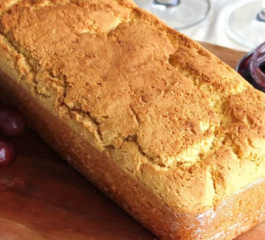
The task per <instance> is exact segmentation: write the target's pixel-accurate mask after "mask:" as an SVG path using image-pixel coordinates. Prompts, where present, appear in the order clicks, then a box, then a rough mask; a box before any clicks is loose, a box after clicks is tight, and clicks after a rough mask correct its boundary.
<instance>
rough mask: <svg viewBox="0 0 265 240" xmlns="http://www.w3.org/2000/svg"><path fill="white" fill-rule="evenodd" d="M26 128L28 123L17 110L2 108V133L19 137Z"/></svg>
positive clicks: (5, 106)
mask: <svg viewBox="0 0 265 240" xmlns="http://www.w3.org/2000/svg"><path fill="white" fill-rule="evenodd" d="M25 128H26V121H25V118H24V117H23V116H22V114H21V113H20V112H19V111H18V110H17V109H15V108H13V107H10V106H7V105H1V106H0V132H1V133H2V134H4V135H7V136H17V135H19V134H21V133H22V132H23V131H24V130H25Z"/></svg>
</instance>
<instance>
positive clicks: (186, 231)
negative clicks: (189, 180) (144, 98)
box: [0, 71, 265, 240]
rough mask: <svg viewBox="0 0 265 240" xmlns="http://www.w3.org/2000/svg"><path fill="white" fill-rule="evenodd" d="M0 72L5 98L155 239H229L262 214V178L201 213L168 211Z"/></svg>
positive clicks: (262, 217)
mask: <svg viewBox="0 0 265 240" xmlns="http://www.w3.org/2000/svg"><path fill="white" fill-rule="evenodd" d="M0 78H1V81H0V96H1V97H3V96H9V97H10V96H13V97H12V99H9V100H8V101H11V102H13V104H15V105H16V106H19V107H20V108H21V109H22V110H23V112H24V113H25V114H26V115H27V117H28V121H29V122H30V123H31V125H32V126H33V127H34V128H35V129H36V130H37V131H38V132H39V133H41V135H42V137H43V138H44V139H45V140H46V141H47V142H48V143H50V144H51V145H52V146H53V147H54V148H55V149H56V150H57V151H58V152H60V153H61V154H62V156H64V158H65V159H67V160H68V161H69V163H71V164H72V165H73V166H74V167H75V168H77V169H78V170H79V171H80V172H82V173H83V174H84V175H85V176H86V177H87V178H88V179H89V180H90V181H92V182H93V183H95V184H96V185H97V186H98V187H99V188H100V189H101V190H102V191H103V192H104V193H106V194H108V196H110V197H111V198H112V199H113V200H114V201H116V202H117V203H118V204H119V205H120V206H121V207H123V208H124V209H125V210H126V211H127V212H129V213H130V214H131V215H132V216H134V218H135V219H137V220H138V221H140V222H141V223H143V224H144V225H145V226H146V227H147V228H148V229H149V230H150V231H152V232H153V233H154V234H156V235H157V236H158V237H159V238H160V239H161V240H176V239H179V240H201V239H203V240H214V239H218V240H231V239H234V237H236V236H239V235H240V234H241V233H243V232H245V231H247V230H248V229H250V228H252V227H253V226H255V225H257V224H258V223H260V222H262V221H264V220H265V214H264V208H265V203H264V198H265V182H264V179H263V180H262V179H260V181H257V182H255V183H254V184H252V185H251V186H248V188H246V189H244V190H243V191H241V192H237V193H236V194H234V195H233V196H232V197H230V198H228V199H226V200H225V201H223V202H222V205H221V206H220V207H218V208H217V209H216V210H209V211H206V212H204V213H202V214H187V213H179V212H173V211H172V210H171V209H170V208H169V207H168V206H166V205H165V204H164V202H163V201H161V200H160V198H159V197H158V196H156V195H154V194H153V192H152V191H150V189H148V188H147V187H146V186H144V185H143V184H142V183H140V182H139V181H138V180H137V179H135V178H134V177H133V176H131V175H129V174H128V172H126V171H125V170H124V169H123V168H122V167H121V166H119V164H117V163H116V162H113V160H112V159H110V158H108V157H107V156H106V155H105V154H104V153H102V152H100V151H98V150H97V149H95V148H94V147H93V146H92V145H91V144H90V143H89V142H87V141H86V140H84V139H83V138H81V137H80V134H79V132H78V131H74V130H73V129H72V128H70V127H69V126H67V124H65V123H63V122H62V121H61V119H60V118H58V117H56V116H54V115H53V114H52V113H51V112H50V111H48V110H47V109H45V108H44V107H43V106H42V105H41V104H40V103H39V102H38V101H37V100H36V99H35V98H34V97H33V96H31V95H30V94H29V92H27V90H23V89H22V88H21V85H19V84H17V83H15V81H14V79H11V78H9V77H7V76H6V75H5V74H4V73H3V72H1V71H0ZM39 119H42V121H39ZM54 129H56V131H54ZM88 159H89V161H88ZM253 196H255V197H253ZM136 200H137V201H136Z"/></svg>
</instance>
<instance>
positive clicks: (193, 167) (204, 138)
mask: <svg viewBox="0 0 265 240" xmlns="http://www.w3.org/2000/svg"><path fill="white" fill-rule="evenodd" d="M0 9H1V19H0V33H1V37H0V47H1V51H0V57H1V58H2V62H1V66H0V67H1V69H2V71H3V72H4V73H5V74H6V75H8V76H9V77H10V78H12V79H15V80H16V81H17V83H18V84H19V85H20V86H21V87H23V88H24V89H25V90H26V91H27V92H28V94H31V95H32V96H33V97H34V98H35V99H36V100H37V101H38V102H39V103H41V105H42V106H43V107H44V108H45V109H46V110H48V111H49V112H50V113H52V114H53V115H54V116H56V117H59V118H60V119H61V121H63V122H64V123H65V124H66V125H67V126H68V127H70V128H71V129H73V130H74V131H76V132H78V133H79V134H80V137H82V138H83V139H84V140H85V141H87V142H89V143H90V144H91V145H92V146H93V147H94V148H95V149H97V151H99V152H101V153H103V154H104V155H106V156H107V157H109V158H110V159H112V161H113V162H115V164H118V166H119V167H121V168H122V169H124V170H125V171H126V172H127V174H128V175H130V176H131V177H133V179H135V180H136V181H138V182H139V183H141V184H143V186H145V187H146V188H147V189H149V190H150V191H151V192H152V193H153V194H154V195H155V196H157V198H158V199H160V200H161V201H162V202H163V203H164V204H165V205H166V206H168V207H169V208H170V210H171V211H172V212H177V213H191V214H199V213H204V212H206V211H208V210H213V209H215V208H218V206H220V205H221V203H222V202H223V201H224V200H225V199H227V198H229V197H231V196H232V194H233V193H235V192H236V191H238V190H241V189H243V188H245V187H246V186H248V185H249V184H251V183H252V182H254V181H256V180H257V179H260V178H263V177H264V169H265V164H264V163H265V161H264V155H265V147H264V144H265V140H264V137H265V129H264V121H265V120H264V119H265V118H264V115H265V97H264V96H263V94H262V93H260V92H258V91H256V90H254V89H253V88H252V87H251V86H249V85H248V84H247V83H246V82H245V81H244V80H243V79H242V78H241V77H240V76H239V75H238V74H237V73H235V72H234V71H233V70H232V69H230V68H229V67H228V66H226V65H225V64H224V63H222V62H221V61H220V60H219V59H217V58H216V57H214V56H213V55H212V54H211V53H209V52H207V51H206V50H205V49H204V48H202V47H201V46H200V45H198V44H197V43H195V42H193V41H192V40H190V39H188V38H187V37H185V36H183V35H182V34H180V33H178V32H176V31H174V30H172V29H170V28H168V27H167V26H166V25H165V24H163V23H162V22H160V21H159V20H157V19H156V18H155V17H153V16H151V15H150V14H148V13H146V12H144V11H143V10H140V9H138V8H137V7H136V6H135V5H134V4H133V3H132V2H131V1H122V0H120V1H119V0H116V1H114V0H110V1H96V2H95V1H92V0H91V1H78V0H76V1H66V0H56V1H44V0H43V1H42V0H39V1H33V0H32V1H30V0H28V1H2V2H1V5H0ZM72 161H75V159H73V160H72ZM88 162H89V160H87V161H86V160H85V159H83V162H82V163H81V165H82V164H83V165H85V164H87V163H88ZM72 164H77V163H72ZM79 164H80V163H79Z"/></svg>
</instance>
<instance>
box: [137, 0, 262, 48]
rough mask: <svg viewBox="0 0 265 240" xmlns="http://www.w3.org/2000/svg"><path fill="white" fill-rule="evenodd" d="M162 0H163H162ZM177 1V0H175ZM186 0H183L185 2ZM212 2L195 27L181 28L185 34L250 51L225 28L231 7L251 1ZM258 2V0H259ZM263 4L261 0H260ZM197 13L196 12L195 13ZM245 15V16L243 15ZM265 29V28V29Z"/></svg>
mask: <svg viewBox="0 0 265 240" xmlns="http://www.w3.org/2000/svg"><path fill="white" fill-rule="evenodd" d="M144 1H147V0H135V2H136V3H137V4H138V5H140V6H141V5H142V6H144V5H143V2H144ZM160 1H162V0H160ZM173 1H174V0H172V2H173ZM175 1H176V0H175ZM184 1H185V0H182V2H184ZM193 1H194V3H195V4H196V3H198V2H199V1H201V0H193ZM209 1H210V3H211V8H210V12H209V14H208V15H207V17H206V18H205V19H204V20H203V21H202V22H200V23H198V24H196V25H195V26H193V27H189V28H186V29H182V30H179V31H180V32H182V33H184V34H185V35H187V36H189V37H190V38H192V39H194V40H196V41H202V42H208V43H212V44H215V45H220V46H224V47H227V48H232V49H237V50H242V51H250V50H251V47H246V46H243V45H241V44H239V43H237V42H235V41H234V40H232V38H230V37H229V36H228V34H227V32H226V30H225V27H226V24H227V21H228V18H229V15H230V13H231V9H234V8H236V7H237V6H238V5H240V4H242V3H244V2H250V1H251V0H250V1H248V0H209ZM252 1H253V0H252ZM257 2H258V0H257ZM260 4H261V0H260ZM194 14H196V12H195V13H194ZM242 17H244V16H242ZM264 31H265V29H264ZM264 41H265V39H264Z"/></svg>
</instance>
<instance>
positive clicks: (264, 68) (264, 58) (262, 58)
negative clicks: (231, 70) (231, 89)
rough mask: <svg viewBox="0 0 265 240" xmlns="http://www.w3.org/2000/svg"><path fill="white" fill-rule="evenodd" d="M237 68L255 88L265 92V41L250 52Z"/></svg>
mask: <svg viewBox="0 0 265 240" xmlns="http://www.w3.org/2000/svg"><path fill="white" fill-rule="evenodd" d="M236 70H237V71H238V73H239V74H241V75H242V77H244V78H245V79H246V80H247V81H249V82H250V83H251V84H252V85H253V86H254V87H255V88H257V89H259V90H261V91H263V92H265V42H264V43H263V44H261V45H260V46H259V47H257V48H256V49H254V50H253V51H251V52H250V53H248V54H247V55H246V56H245V57H244V58H243V59H242V60H241V61H240V62H239V64H238V66H237V69H236Z"/></svg>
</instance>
